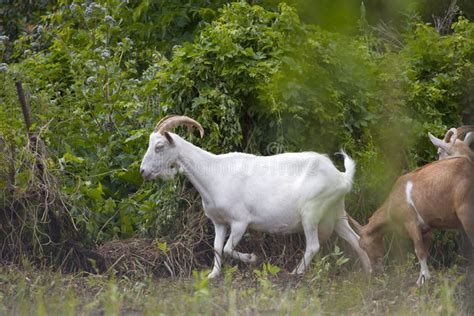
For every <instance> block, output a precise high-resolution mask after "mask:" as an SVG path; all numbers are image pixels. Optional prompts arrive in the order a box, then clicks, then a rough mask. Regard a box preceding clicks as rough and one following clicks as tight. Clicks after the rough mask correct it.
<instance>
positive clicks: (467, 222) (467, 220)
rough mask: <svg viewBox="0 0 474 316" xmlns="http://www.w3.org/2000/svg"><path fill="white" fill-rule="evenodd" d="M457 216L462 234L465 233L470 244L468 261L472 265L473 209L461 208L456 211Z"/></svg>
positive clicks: (473, 245)
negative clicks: (462, 230)
mask: <svg viewBox="0 0 474 316" xmlns="http://www.w3.org/2000/svg"><path fill="white" fill-rule="evenodd" d="M473 200H474V199H473ZM473 204H474V202H473ZM457 215H458V218H459V221H460V222H461V224H462V227H463V229H464V232H465V233H466V235H467V237H468V239H469V241H470V243H471V247H470V248H471V249H470V250H471V253H470V259H471V261H472V263H473V264H474V209H473V208H471V207H469V205H465V206H462V207H460V208H459V210H458V211H457Z"/></svg>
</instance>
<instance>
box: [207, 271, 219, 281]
mask: <svg viewBox="0 0 474 316" xmlns="http://www.w3.org/2000/svg"><path fill="white" fill-rule="evenodd" d="M220 274H221V272H220V271H212V272H211V273H209V274H208V275H207V278H208V279H215V278H217V277H218V276H219V275H220Z"/></svg>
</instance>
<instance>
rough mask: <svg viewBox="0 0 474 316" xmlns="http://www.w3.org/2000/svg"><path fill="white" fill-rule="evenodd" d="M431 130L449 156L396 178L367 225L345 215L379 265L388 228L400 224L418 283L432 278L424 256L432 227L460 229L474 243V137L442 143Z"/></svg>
mask: <svg viewBox="0 0 474 316" xmlns="http://www.w3.org/2000/svg"><path fill="white" fill-rule="evenodd" d="M472 134H474V133H472ZM472 134H471V135H472ZM429 136H430V139H431V141H432V142H433V144H435V146H438V147H440V146H441V147H440V148H442V149H443V150H446V151H449V153H450V155H451V156H452V157H449V158H445V159H443V160H439V161H435V162H432V163H430V164H427V165H425V166H423V167H421V168H418V169H416V170H414V171H412V172H410V173H408V174H405V175H403V176H401V177H400V178H398V180H397V181H396V182H395V184H394V186H393V188H392V191H391V192H390V195H389V196H388V198H387V199H386V200H385V202H384V203H383V205H382V206H381V207H380V208H379V209H378V210H377V211H375V213H374V214H373V215H372V216H371V217H370V219H369V223H368V224H367V225H365V226H363V227H362V226H360V225H359V224H358V223H357V222H356V221H355V220H354V219H352V218H349V220H350V221H351V223H352V225H353V226H354V228H355V229H356V231H357V232H358V234H359V235H360V240H359V244H360V246H361V248H362V249H364V250H365V251H366V252H367V254H368V255H369V258H370V260H371V263H372V264H373V266H374V267H376V268H377V267H378V268H380V267H381V263H382V258H383V255H384V250H383V235H384V233H385V231H386V229H387V228H389V227H393V226H395V227H398V228H401V230H402V231H404V232H405V233H406V234H407V235H408V236H409V237H410V239H411V240H412V241H413V243H414V246H415V253H416V255H417V257H418V260H419V262H420V266H421V271H420V276H419V278H418V280H417V282H416V284H417V285H418V286H421V285H422V284H423V283H424V282H425V281H426V280H428V279H429V278H430V273H429V270H428V265H427V259H428V254H429V249H430V246H431V243H432V230H433V229H463V230H464V231H465V233H466V235H467V236H468V238H469V240H470V243H471V246H472V247H474V153H473V152H472V151H471V150H470V148H469V143H470V142H471V141H472V140H473V138H474V137H472V138H469V139H468V142H467V143H466V142H462V141H456V138H454V142H453V143H451V142H450V143H445V142H443V141H442V140H440V139H438V138H436V137H434V136H432V135H431V134H429Z"/></svg>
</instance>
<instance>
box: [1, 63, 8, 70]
mask: <svg viewBox="0 0 474 316" xmlns="http://www.w3.org/2000/svg"><path fill="white" fill-rule="evenodd" d="M7 71H8V65H7V64H5V63H1V64H0V72H7Z"/></svg>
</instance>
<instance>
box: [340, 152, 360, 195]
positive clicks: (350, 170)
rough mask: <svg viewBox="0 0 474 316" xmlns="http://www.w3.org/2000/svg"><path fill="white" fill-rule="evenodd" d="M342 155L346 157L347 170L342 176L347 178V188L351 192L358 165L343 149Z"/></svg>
mask: <svg viewBox="0 0 474 316" xmlns="http://www.w3.org/2000/svg"><path fill="white" fill-rule="evenodd" d="M340 154H341V155H342V156H344V168H345V169H346V172H343V173H342V174H343V175H344V177H345V178H346V181H347V186H348V189H349V191H350V190H351V188H352V180H353V179H354V174H355V171H356V163H355V161H354V160H352V158H351V157H349V155H348V154H346V152H345V151H344V150H343V149H341V151H340Z"/></svg>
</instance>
